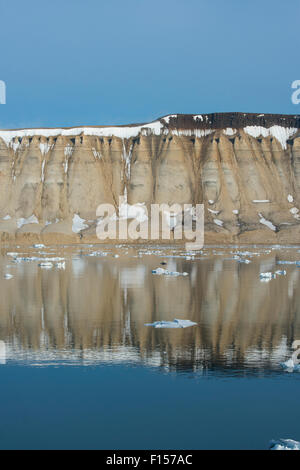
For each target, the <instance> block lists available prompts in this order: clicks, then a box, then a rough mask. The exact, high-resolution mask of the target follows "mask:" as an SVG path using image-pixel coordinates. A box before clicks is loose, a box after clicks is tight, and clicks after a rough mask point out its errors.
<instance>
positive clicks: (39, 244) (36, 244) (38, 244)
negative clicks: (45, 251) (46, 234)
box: [33, 243, 45, 248]
mask: <svg viewBox="0 0 300 470" xmlns="http://www.w3.org/2000/svg"><path fill="white" fill-rule="evenodd" d="M33 248H45V245H43V243H35V244H34V245H33Z"/></svg>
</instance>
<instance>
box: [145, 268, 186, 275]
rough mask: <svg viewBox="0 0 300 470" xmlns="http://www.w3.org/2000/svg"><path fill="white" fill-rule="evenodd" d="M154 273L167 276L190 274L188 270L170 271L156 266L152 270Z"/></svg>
mask: <svg viewBox="0 0 300 470" xmlns="http://www.w3.org/2000/svg"><path fill="white" fill-rule="evenodd" d="M152 274H158V275H161V274H163V275H166V276H188V274H189V273H187V272H182V273H180V272H178V271H168V269H163V268H156V269H153V270H152Z"/></svg>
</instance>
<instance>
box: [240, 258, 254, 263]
mask: <svg viewBox="0 0 300 470" xmlns="http://www.w3.org/2000/svg"><path fill="white" fill-rule="evenodd" d="M238 262H239V263H245V264H249V263H251V261H250V259H245V258H239V259H238Z"/></svg>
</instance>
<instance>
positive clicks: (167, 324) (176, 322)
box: [145, 318, 197, 328]
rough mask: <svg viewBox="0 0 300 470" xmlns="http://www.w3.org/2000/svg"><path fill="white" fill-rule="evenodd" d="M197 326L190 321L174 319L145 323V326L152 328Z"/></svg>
mask: <svg viewBox="0 0 300 470" xmlns="http://www.w3.org/2000/svg"><path fill="white" fill-rule="evenodd" d="M194 325H197V323H195V322H193V321H190V320H179V319H178V318H175V319H174V320H173V321H164V320H162V321H155V322H154V323H145V326H153V328H187V327H189V326H194Z"/></svg>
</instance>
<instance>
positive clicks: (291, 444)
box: [269, 439, 300, 450]
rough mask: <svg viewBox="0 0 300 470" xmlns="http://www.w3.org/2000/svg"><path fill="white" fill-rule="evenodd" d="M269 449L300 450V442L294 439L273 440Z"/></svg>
mask: <svg viewBox="0 0 300 470" xmlns="http://www.w3.org/2000/svg"><path fill="white" fill-rule="evenodd" d="M269 450H300V442H298V441H294V440H293V439H277V440H272V441H271V442H270V444H269Z"/></svg>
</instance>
